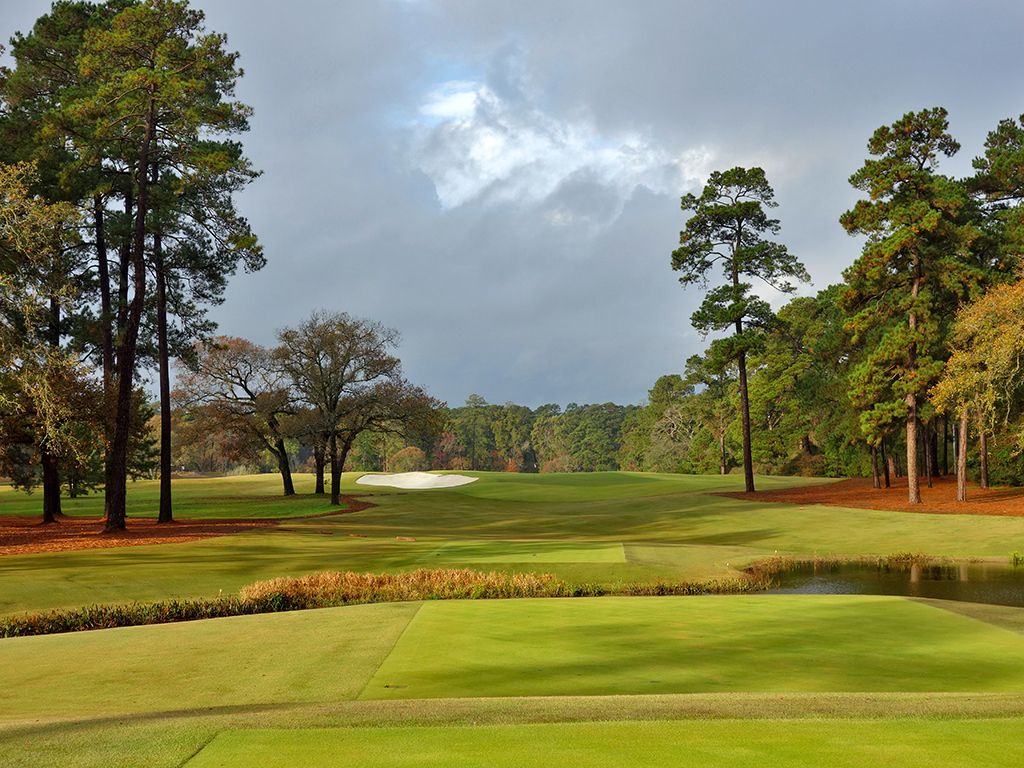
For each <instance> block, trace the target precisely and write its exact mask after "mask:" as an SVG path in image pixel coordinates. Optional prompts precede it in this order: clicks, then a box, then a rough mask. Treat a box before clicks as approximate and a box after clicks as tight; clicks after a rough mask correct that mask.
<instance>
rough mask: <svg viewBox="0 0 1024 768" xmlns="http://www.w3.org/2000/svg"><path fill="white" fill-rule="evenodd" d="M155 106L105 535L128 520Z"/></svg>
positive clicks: (142, 176)
mask: <svg viewBox="0 0 1024 768" xmlns="http://www.w3.org/2000/svg"><path fill="white" fill-rule="evenodd" d="M155 114H156V104H155V102H154V99H153V98H152V96H151V97H150V99H149V106H148V112H147V116H146V133H145V136H144V138H143V140H142V147H141V149H140V151H139V160H138V163H139V165H138V168H136V169H135V177H136V180H137V181H136V183H137V188H138V205H137V210H136V212H135V231H134V233H133V242H132V272H133V275H132V278H133V294H132V300H131V304H130V305H129V307H128V314H127V317H126V322H125V327H124V332H123V334H122V336H121V342H120V344H119V345H118V350H117V384H118V386H117V406H116V408H117V410H116V411H115V417H114V418H115V422H114V436H113V440H112V442H111V446H110V461H109V471H108V485H107V488H106V489H105V490H106V508H107V523H106V526H105V527H104V531H105V532H112V531H123V530H124V529H125V527H126V526H125V520H126V519H127V516H128V510H127V494H128V440H129V437H130V433H131V422H132V388H133V386H134V383H135V357H136V352H137V351H138V350H137V346H138V340H139V325H140V323H141V321H142V311H143V309H144V308H145V301H146V260H145V247H146V213H147V211H148V207H149V186H148V183H149V156H150V146H151V144H152V142H153V136H154V133H155V130H156V126H155V122H154V121H155Z"/></svg>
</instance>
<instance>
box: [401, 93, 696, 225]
mask: <svg viewBox="0 0 1024 768" xmlns="http://www.w3.org/2000/svg"><path fill="white" fill-rule="evenodd" d="M417 118H418V119H417V120H416V121H415V122H414V125H413V137H412V147H411V156H412V162H413V163H414V165H415V166H416V167H417V168H418V169H419V170H421V171H422V172H423V173H424V174H426V175H427V176H428V177H429V178H430V180H431V182H432V183H433V184H434V188H435V190H436V193H437V198H438V201H439V203H440V205H441V207H442V209H445V210H449V209H452V208H457V207H459V206H462V205H466V204H468V203H471V202H479V203H483V204H494V203H511V204H518V205H530V204H537V203H541V202H544V201H545V200H548V199H549V198H552V197H553V196H556V194H557V193H558V192H559V190H560V189H562V188H564V187H565V186H567V185H568V186H572V185H573V184H578V183H580V182H581V181H582V182H583V183H586V184H591V185H597V186H601V187H604V188H606V189H607V190H609V191H611V192H612V193H613V196H614V199H615V203H614V206H613V208H614V210H613V211H611V212H610V213H611V214H612V218H614V216H617V215H618V214H619V213H620V212H621V210H622V205H623V204H624V202H625V201H626V200H627V199H628V198H629V196H630V195H631V194H632V193H633V191H634V190H635V189H636V188H637V187H638V186H644V187H646V188H648V189H650V190H651V191H654V192H659V193H669V194H673V195H676V194H680V193H681V192H683V191H686V190H688V189H693V188H695V187H697V186H699V185H700V184H701V183H702V182H703V180H704V179H705V178H706V176H707V173H708V170H709V168H710V166H711V163H712V160H713V154H712V152H711V151H710V150H709V149H708V148H706V147H703V146H699V147H689V148H685V149H683V150H681V151H678V150H673V149H671V148H669V147H666V146H663V145H661V144H659V143H656V142H654V141H652V140H650V139H649V138H646V137H644V136H643V135H642V134H641V133H640V132H638V131H628V132H620V133H616V134H604V133H602V132H601V131H599V130H598V129H597V127H596V126H595V125H594V123H593V121H592V120H590V119H588V118H586V117H577V118H575V119H564V118H563V119H560V118H557V117H555V116H553V115H551V114H548V113H546V112H545V111H543V110H542V109H540V108H539V107H537V106H536V104H535V103H534V100H531V99H528V98H527V99H515V100H510V99H506V98H503V97H502V96H500V95H499V94H498V93H497V92H496V91H495V90H493V89H492V88H491V87H490V86H489V85H488V84H487V83H484V82H476V81H468V80H458V81H449V82H444V83H440V84H438V85H437V86H435V87H434V88H432V89H431V90H430V91H429V92H428V93H427V94H426V96H425V97H424V99H423V102H422V103H421V104H420V105H419V109H418V112H417ZM544 218H545V219H546V220H547V221H548V222H549V223H551V224H554V225H556V226H558V225H565V224H569V223H572V222H574V221H576V220H577V219H578V218H579V217H578V216H577V214H576V212H574V211H573V210H572V209H571V208H569V207H566V205H565V204H564V203H563V204H562V205H559V206H553V207H551V208H550V209H549V210H547V211H546V212H545V214H544ZM584 218H586V216H584Z"/></svg>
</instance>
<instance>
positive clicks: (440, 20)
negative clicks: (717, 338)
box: [0, 0, 1024, 406]
mask: <svg viewBox="0 0 1024 768" xmlns="http://www.w3.org/2000/svg"><path fill="white" fill-rule="evenodd" d="M193 6H195V7H197V8H200V9H202V10H204V11H205V12H206V16H207V28H208V30H210V31H216V32H223V33H226V34H227V35H228V47H229V48H231V49H233V50H237V51H239V52H240V54H241V65H242V67H243V68H244V69H245V76H244V77H243V79H242V81H241V82H240V84H239V88H238V94H237V95H238V97H239V98H240V99H241V100H242V101H244V102H246V103H247V104H249V105H250V106H252V107H253V109H254V116H253V119H252V122H251V130H250V132H249V133H248V134H246V135H245V136H244V137H243V139H242V140H243V143H244V146H245V150H246V152H247V154H248V156H249V157H250V158H251V159H252V161H253V162H254V164H255V165H256V167H258V168H260V169H261V170H262V171H263V175H262V176H261V177H260V178H259V179H258V180H257V181H256V182H254V183H253V184H252V185H251V186H250V188H249V189H247V190H246V191H245V192H244V193H243V194H242V195H241V196H240V197H239V201H238V202H239V207H240V209H241V210H242V212H243V213H244V214H245V215H246V216H247V217H248V219H249V221H250V223H251V225H252V227H253V229H254V230H255V232H256V233H257V235H258V236H259V238H260V240H261V242H262V243H263V246H264V248H265V253H266V256H267V260H268V263H267V266H266V267H265V268H264V269H263V270H261V271H260V272H258V273H255V274H244V273H241V274H239V275H237V276H236V277H235V278H233V280H232V282H231V284H230V286H229V289H228V293H227V300H226V302H225V303H224V304H223V305H221V306H219V307H216V308H214V310H213V311H212V316H213V317H214V319H216V320H217V321H218V323H219V326H220V332H222V333H224V334H228V335H233V336H242V337H245V338H248V339H250V340H252V341H255V342H257V343H260V344H267V345H270V344H273V343H274V341H275V334H276V332H277V330H279V329H280V328H282V327H285V326H289V325H294V324H296V323H298V322H300V321H301V320H303V319H304V318H305V317H307V316H308V315H309V314H310V313H311V312H312V311H313V310H316V309H321V310H330V311H334V310H340V311H346V312H349V313H350V314H353V315H357V316H361V317H368V318H372V319H374V320H378V321H380V322H382V323H384V324H386V325H388V326H391V327H394V328H396V329H398V330H399V332H400V333H401V335H402V342H401V346H400V347H399V349H398V354H399V355H400V357H401V358H402V360H403V363H404V370H405V373H406V375H407V377H408V378H409V379H410V380H411V381H413V382H414V383H416V384H419V385H421V386H423V387H425V388H426V389H427V390H428V391H429V392H431V393H432V394H434V395H435V396H437V397H439V398H441V399H443V400H446V401H447V402H448V403H449V404H451V405H458V404H461V403H462V402H464V401H465V399H466V397H467V396H468V395H469V394H471V393H477V394H480V395H483V396H484V397H485V398H486V399H487V400H488V401H489V402H495V403H502V402H506V401H512V402H517V403H522V404H525V405H530V406H536V405H539V404H542V403H551V402H553V403H560V404H562V405H565V404H567V403H569V402H576V403H592V402H607V401H613V402H618V403H639V402H642V401H643V399H644V398H645V396H646V393H647V390H648V389H649V388H650V387H651V385H652V384H653V383H654V381H655V379H656V378H657V377H658V376H660V375H662V374H666V373H679V372H681V371H682V368H683V364H684V361H685V360H686V358H687V357H689V356H690V355H692V354H695V353H699V352H702V351H703V349H704V348H705V346H706V341H705V340H703V339H702V338H701V337H700V336H699V335H698V334H697V333H696V332H695V331H693V329H692V328H691V327H690V321H689V318H690V314H691V313H692V312H693V310H694V309H695V308H696V307H697V306H698V305H699V303H700V301H701V300H702V298H703V296H702V295H701V292H700V290H699V289H697V288H685V289H684V288H683V287H682V286H680V285H679V283H678V282H677V276H676V274H675V273H673V272H672V270H671V266H670V256H671V252H672V250H673V249H674V248H675V247H676V246H677V245H678V239H679V231H680V230H681V229H682V228H683V226H684V224H685V215H684V214H683V212H682V211H681V210H680V206H679V199H680V197H681V195H683V194H686V193H688V192H699V190H700V188H701V186H702V185H703V183H704V182H705V181H706V179H707V175H708V174H709V173H710V172H712V171H714V170H717V169H726V168H730V167H733V166H735V165H743V166H752V165H757V166H761V167H763V168H764V169H765V171H766V173H767V176H768V180H769V182H770V183H771V184H772V186H773V187H774V189H775V193H776V199H777V201H778V203H779V207H778V208H777V209H775V214H774V215H776V216H777V217H778V218H779V219H780V220H781V224H782V229H781V232H780V234H779V236H778V239H779V240H780V241H781V242H783V243H784V244H785V245H787V246H788V247H789V249H790V251H791V252H792V253H794V254H795V255H796V256H798V257H799V258H800V259H801V260H802V261H803V262H804V264H805V265H806V266H807V268H808V270H809V272H810V274H811V276H812V279H813V282H812V283H811V284H809V285H805V286H802V287H801V288H800V290H799V293H801V294H810V293H813V292H814V291H816V290H818V289H820V288H823V287H825V286H826V285H829V284H830V283H834V282H837V281H838V280H839V279H840V278H841V275H842V272H843V269H844V268H845V267H846V266H848V265H849V264H850V263H851V262H852V261H853V260H854V259H855V258H856V257H857V255H858V253H859V251H860V248H861V245H862V243H861V242H859V241H858V240H857V239H855V238H851V237H850V236H848V235H847V234H846V233H845V232H844V231H843V230H842V228H841V227H840V226H839V223H838V219H839V216H840V214H841V213H842V212H843V211H844V210H846V209H847V208H849V207H850V206H851V205H852V204H853V203H854V201H855V200H856V199H857V193H856V191H855V190H854V189H853V188H852V187H850V186H849V183H848V181H847V179H848V178H849V176H850V174H851V173H853V171H855V170H856V169H857V168H858V167H859V166H860V165H861V164H862V163H863V161H864V159H865V158H866V157H867V151H866V142H867V140H868V138H869V136H870V135H871V133H872V132H873V131H874V130H875V129H876V128H877V127H879V126H880V125H883V124H888V123H891V122H893V121H894V120H896V119H897V118H899V117H900V116H901V115H902V114H904V113H905V112H908V111H912V110H919V109H924V108H927V107H933V106H943V107H946V108H947V109H948V110H949V113H950V127H951V131H952V133H953V134H954V136H955V137H956V138H957V139H958V140H959V141H960V142H961V144H962V145H963V149H962V150H961V152H960V154H958V155H957V156H956V157H954V158H953V159H951V160H950V161H947V162H946V163H944V165H943V166H942V170H944V171H945V172H947V173H951V174H956V175H964V174H967V173H969V171H970V162H971V159H972V158H973V157H975V156H976V155H978V154H980V152H981V150H982V147H983V142H984V139H985V135H986V133H987V132H988V131H989V130H991V129H992V128H993V127H994V126H995V125H996V123H997V122H998V121H999V120H1000V119H1002V118H1007V117H1016V116H1018V115H1020V114H1021V113H1022V112H1024V92H1022V84H1024V77H1022V75H1024V72H1022V63H1021V57H1020V56H1019V49H1020V38H1021V33H1022V31H1024V4H1022V3H1016V2H991V1H990V2H986V1H985V0H978V1H976V2H971V3H964V2H943V1H941V0H933V1H929V2H923V1H920V0H901V1H895V0H887V1H886V2H874V1H872V0H862V1H860V2H857V3H831V2H820V1H819V0H774V1H773V2H755V1H754V0H750V1H749V2H736V1H732V0H708V1H707V2H683V1H682V0H673V1H672V2H668V1H662V0H643V1H640V2H627V1H626V0H622V1H618V2H613V1H612V0H561V1H554V0H516V2H512V3H508V2H483V1H480V2H470V1H469V0H459V1H457V2H456V1H452V2H447V1H445V0H379V1H377V2H370V1H369V0H366V1H364V0H346V1H345V2H333V1H332V0H291V1H290V2H280V0H193ZM48 7H49V3H47V2H36V1H35V0H20V1H18V2H4V3H3V4H0V37H4V38H6V37H9V36H10V34H12V33H13V32H14V31H15V30H27V29H28V28H29V27H30V26H31V24H32V22H33V21H34V19H35V18H36V17H37V16H39V15H40V14H42V13H45V12H46V11H47V9H48ZM766 298H768V299H769V300H771V301H772V302H773V303H774V304H775V306H778V305H779V304H780V303H781V302H782V301H784V300H785V298H784V297H781V296H766Z"/></svg>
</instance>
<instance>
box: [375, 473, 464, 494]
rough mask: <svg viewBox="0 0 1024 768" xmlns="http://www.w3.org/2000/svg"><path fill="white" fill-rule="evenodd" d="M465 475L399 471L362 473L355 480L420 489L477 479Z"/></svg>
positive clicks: (392, 486)
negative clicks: (378, 473) (389, 473)
mask: <svg viewBox="0 0 1024 768" xmlns="http://www.w3.org/2000/svg"><path fill="white" fill-rule="evenodd" d="M479 479H480V478H478V477H467V476H466V475H432V474H430V473H429V472H399V473H397V474H393V475H363V476H362V477H360V478H359V479H357V480H356V482H357V483H359V484H360V485H384V486H387V487H388V488H406V489H410V490H421V489H424V488H454V487H455V486H457V485H466V484H467V483H472V482H474V481H476V480H479Z"/></svg>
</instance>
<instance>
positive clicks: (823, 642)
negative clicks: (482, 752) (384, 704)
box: [360, 595, 1024, 699]
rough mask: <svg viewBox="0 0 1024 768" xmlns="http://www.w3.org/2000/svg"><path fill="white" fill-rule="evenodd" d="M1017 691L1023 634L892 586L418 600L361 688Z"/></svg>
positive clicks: (425, 691)
mask: <svg viewBox="0 0 1024 768" xmlns="http://www.w3.org/2000/svg"><path fill="white" fill-rule="evenodd" d="M727 691H780V692H781V691H822V692H824V691H849V692H855V691H1024V637H1022V636H1021V635H1019V634H1017V633H1014V632H1010V631H1007V630H1005V629H1002V628H999V627H996V626H993V625H991V624H987V623H984V622H982V621H977V620H975V619H972V618H968V617H965V616H961V615H958V614H955V613H951V612H949V611H944V610H940V609H937V608H934V607H932V606H929V605H925V604H923V603H916V602H913V601H909V600H905V599H902V598H892V597H875V596H846V595H844V596H808V595H799V596H783V595H771V596H709V597H664V598H654V597H648V598H596V599H565V600H550V599H549V600H496V601H477V602H474V601H458V602H445V603H426V604H424V605H423V606H422V607H421V608H420V610H419V612H418V613H417V614H416V616H415V617H414V618H413V619H412V621H411V622H410V623H409V626H408V628H407V629H406V630H405V632H403V634H402V637H401V639H400V640H399V642H398V643H397V645H396V646H395V648H394V649H393V650H392V651H391V653H390V654H389V655H388V656H387V658H386V659H385V661H384V663H383V664H382V665H381V666H380V668H379V669H378V670H377V672H376V673H375V674H374V676H373V678H372V679H371V680H370V683H369V685H367V687H366V688H365V689H364V690H363V692H362V693H361V694H360V698H363V699H406V698H409V699H418V698H443V697H473V696H554V695H609V694H624V693H632V694H636V693H694V692H727Z"/></svg>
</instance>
